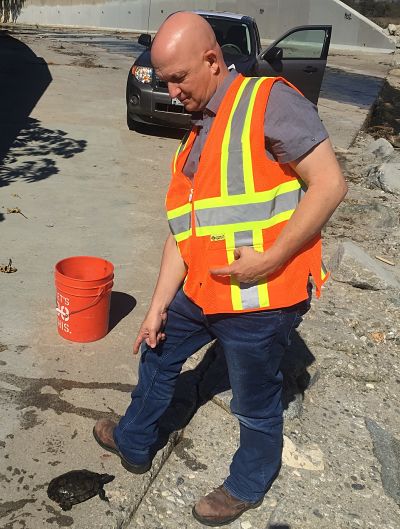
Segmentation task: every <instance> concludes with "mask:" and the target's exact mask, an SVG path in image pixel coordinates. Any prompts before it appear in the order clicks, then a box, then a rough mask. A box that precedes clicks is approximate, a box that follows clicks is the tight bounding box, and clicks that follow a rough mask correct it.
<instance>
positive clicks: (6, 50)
mask: <svg viewBox="0 0 400 529" xmlns="http://www.w3.org/2000/svg"><path fill="white" fill-rule="evenodd" d="M0 1H1V0H0ZM51 81H52V77H51V74H50V71H49V68H48V66H47V63H46V61H45V60H44V59H42V58H41V57H37V56H36V55H35V53H34V52H33V51H32V50H31V49H30V48H29V47H28V46H27V45H26V44H24V43H23V42H21V41H20V40H18V39H15V38H14V37H12V36H11V35H10V34H9V33H8V32H7V31H6V30H3V31H0V86H1V98H0V163H1V162H2V161H3V159H4V157H5V155H6V154H7V152H8V150H9V149H10V147H11V145H12V144H13V142H14V140H15V138H16V137H17V136H18V134H19V132H20V130H21V129H23V128H24V127H25V126H26V122H27V119H28V117H29V115H30V114H31V112H32V110H33V109H34V108H35V106H36V104H37V102H38V101H39V99H40V98H41V97H42V95H43V94H44V92H45V91H46V89H47V87H48V86H49V85H50V83H51Z"/></svg>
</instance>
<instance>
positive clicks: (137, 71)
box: [132, 66, 153, 84]
mask: <svg viewBox="0 0 400 529" xmlns="http://www.w3.org/2000/svg"><path fill="white" fill-rule="evenodd" d="M132 75H133V76H134V78H135V79H137V80H138V81H139V82H140V83H145V84H149V83H151V79H152V77H153V68H151V67H150V66H132Z"/></svg>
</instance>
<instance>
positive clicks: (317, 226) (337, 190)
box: [211, 139, 347, 283]
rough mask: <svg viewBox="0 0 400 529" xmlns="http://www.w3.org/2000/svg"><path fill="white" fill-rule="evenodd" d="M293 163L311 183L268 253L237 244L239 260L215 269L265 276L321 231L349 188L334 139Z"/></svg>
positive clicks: (250, 278)
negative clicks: (332, 141) (333, 147)
mask: <svg viewBox="0 0 400 529" xmlns="http://www.w3.org/2000/svg"><path fill="white" fill-rule="evenodd" d="M290 165H291V167H292V168H293V169H294V170H295V171H296V173H297V174H298V175H299V177H300V178H301V179H302V180H303V182H304V183H305V184H306V185H307V191H306V193H305V195H304V197H303V198H302V200H301V201H300V203H299V205H298V207H297V209H296V211H295V212H294V214H293V215H292V217H291V218H290V220H289V222H288V223H287V224H286V226H285V227H284V229H283V230H282V232H281V233H280V235H279V237H278V238H277V240H276V241H275V243H274V244H273V245H272V246H271V248H269V249H268V250H267V251H265V252H264V253H261V252H256V251H254V250H253V249H252V248H250V247H240V248H237V249H236V250H235V259H236V260H235V261H234V262H233V263H232V264H231V265H230V266H227V267H224V268H219V269H213V270H211V273H213V274H216V275H234V276H235V277H236V278H237V279H238V281H240V282H242V283H251V282H254V281H257V280H258V279H262V278H265V277H266V276H268V275H271V274H272V273H274V272H276V271H277V270H278V269H279V268H281V267H282V266H283V265H284V264H285V263H286V262H287V261H288V260H289V259H290V258H291V257H292V256H293V255H294V254H295V253H296V252H297V251H299V250H300V249H301V248H302V247H303V246H304V245H305V244H306V243H307V242H308V241H309V240H311V239H312V238H313V237H314V236H315V235H316V234H317V233H319V232H320V231H321V229H322V227H323V226H324V224H325V223H326V222H327V221H328V219H329V218H330V216H331V215H332V213H333V212H334V211H335V209H336V208H337V206H338V205H339V204H340V202H341V201H342V200H343V198H344V196H345V195H346V192H347V184H346V182H345V180H344V177H343V174H342V171H341V170H340V167H339V164H338V162H337V160H336V156H335V153H334V152H333V149H332V145H331V143H330V141H329V140H328V139H327V140H325V141H323V142H322V143H320V144H319V145H317V146H316V147H315V148H314V149H313V150H312V151H311V152H309V153H308V154H306V155H305V156H303V157H302V158H300V159H299V160H296V161H295V162H292V163H291V164H290Z"/></svg>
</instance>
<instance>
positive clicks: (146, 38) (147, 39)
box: [138, 33, 151, 48]
mask: <svg viewBox="0 0 400 529" xmlns="http://www.w3.org/2000/svg"><path fill="white" fill-rule="evenodd" d="M138 43H139V44H141V45H142V46H146V48H150V46H151V35H149V34H148V33H142V34H141V35H140V37H139V38H138Z"/></svg>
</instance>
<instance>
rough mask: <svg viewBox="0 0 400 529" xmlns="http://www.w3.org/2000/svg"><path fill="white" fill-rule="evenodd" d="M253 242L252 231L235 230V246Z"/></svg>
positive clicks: (248, 244)
mask: <svg viewBox="0 0 400 529" xmlns="http://www.w3.org/2000/svg"><path fill="white" fill-rule="evenodd" d="M253 244H254V243H253V232H252V231H251V230H247V231H237V232H235V248H239V247H240V246H253Z"/></svg>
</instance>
